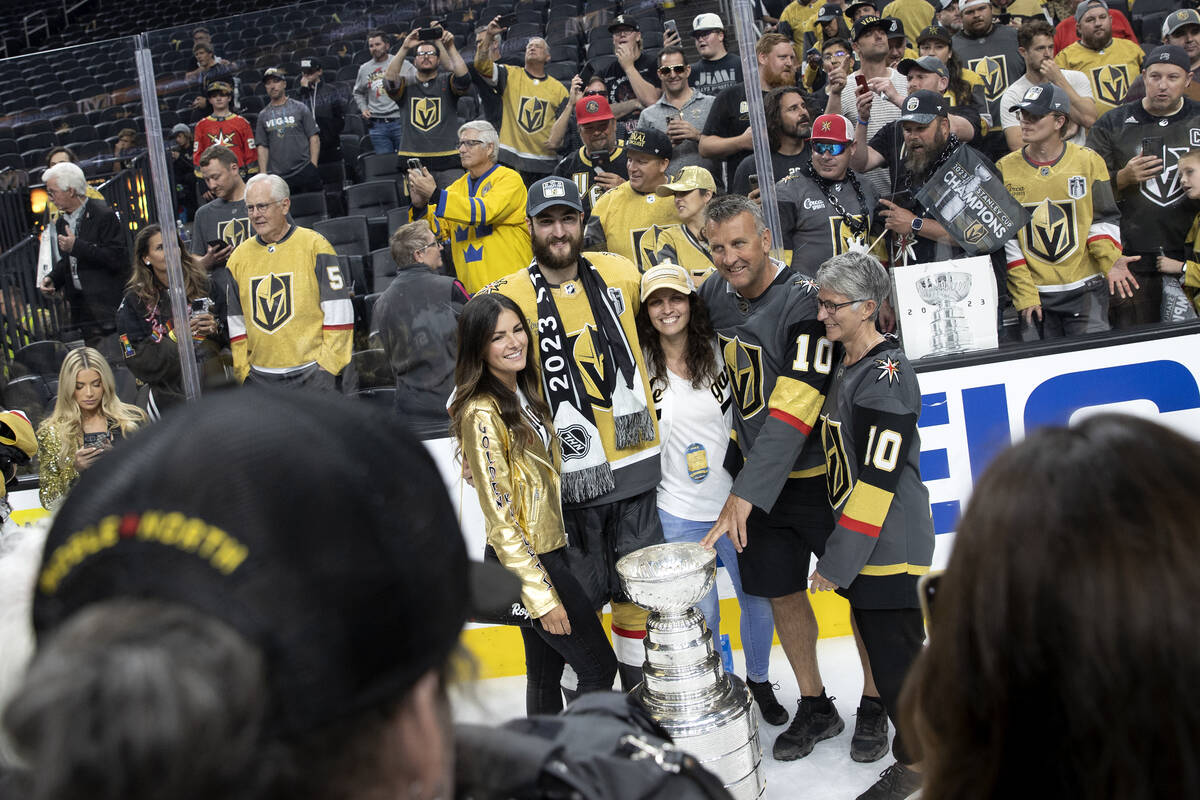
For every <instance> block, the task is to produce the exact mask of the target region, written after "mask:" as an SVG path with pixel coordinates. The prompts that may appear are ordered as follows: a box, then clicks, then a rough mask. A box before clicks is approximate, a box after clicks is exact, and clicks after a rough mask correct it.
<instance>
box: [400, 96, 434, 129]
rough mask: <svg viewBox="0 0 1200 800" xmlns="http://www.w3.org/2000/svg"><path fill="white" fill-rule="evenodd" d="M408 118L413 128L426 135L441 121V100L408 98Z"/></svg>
mask: <svg viewBox="0 0 1200 800" xmlns="http://www.w3.org/2000/svg"><path fill="white" fill-rule="evenodd" d="M408 118H409V121H410V122H411V123H412V125H413V127H414V128H416V129H417V130H421V131H425V132H426V133H428V132H429V131H431V130H433V129H434V128H436V127H437V126H438V123H439V122H441V121H442V98H440V97H412V98H409V101H408Z"/></svg>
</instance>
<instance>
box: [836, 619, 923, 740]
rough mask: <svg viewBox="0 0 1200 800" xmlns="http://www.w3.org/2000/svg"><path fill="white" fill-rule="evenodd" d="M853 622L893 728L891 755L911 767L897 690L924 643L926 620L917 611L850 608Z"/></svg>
mask: <svg viewBox="0 0 1200 800" xmlns="http://www.w3.org/2000/svg"><path fill="white" fill-rule="evenodd" d="M850 613H852V614H854V622H855V624H857V625H858V632H859V634H860V635H861V636H862V640H863V645H864V646H865V647H866V648H867V658H868V660H870V662H871V674H872V675H874V676H875V686H876V687H878V689H879V699H880V700H882V701H883V707H884V708H886V709H887V714H888V719H890V720H891V721H892V725H893V726H894V727H895V729H896V738H895V739H894V740H893V741H892V755H894V756H895V757H896V760H897V761H899V762H900V763H901V764H912V763H913V762H914V761H915V760H916V759H915V758H914V757H913V756H912V755H911V754H910V753H909V752H908V749H907V748H906V747H905V746H904V737H903V735H902V731H901V727H900V722H899V720H898V719H897V717H898V716H899V711H900V687H902V686H903V685H904V676H905V675H907V674H908V668H909V667H910V666H912V663H913V661H914V660H915V659H916V657H917V654H918V653H920V652H921V647H922V645H923V644H924V642H925V621H924V620H923V619H922V618H921V610H920V609H919V608H885V609H865V608H851V609H850Z"/></svg>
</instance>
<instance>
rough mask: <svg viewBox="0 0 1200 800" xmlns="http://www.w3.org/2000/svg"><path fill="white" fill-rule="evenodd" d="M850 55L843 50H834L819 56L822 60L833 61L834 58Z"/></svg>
mask: <svg viewBox="0 0 1200 800" xmlns="http://www.w3.org/2000/svg"><path fill="white" fill-rule="evenodd" d="M848 55H850V54H849V53H847V52H846V51H845V50H834V51H833V52H832V53H825V54H824V55H822V56H821V60H822V61H833V60H834V59H835V58H845V57H846V56H848Z"/></svg>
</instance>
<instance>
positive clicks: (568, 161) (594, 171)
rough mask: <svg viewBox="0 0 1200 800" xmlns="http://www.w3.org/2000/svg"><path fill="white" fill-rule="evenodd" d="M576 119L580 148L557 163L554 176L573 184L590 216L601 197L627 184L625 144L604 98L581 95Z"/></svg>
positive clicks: (627, 172)
mask: <svg viewBox="0 0 1200 800" xmlns="http://www.w3.org/2000/svg"><path fill="white" fill-rule="evenodd" d="M575 119H576V120H577V121H578V123H579V138H581V139H582V140H583V146H582V147H580V148H579V150H577V151H576V152H574V153H572V154H571V155H569V156H567V157H566V158H564V159H563V160H562V161H559V162H558V166H557V167H555V168H554V174H555V175H558V176H560V177H563V178H570V179H571V180H573V181H575V185H576V186H577V187H578V188H579V193H580V195H581V196H582V198H583V210H584V212H585V213H588V214H590V213H591V211H592V209H593V208H594V207H595V205H596V202H597V201H598V200H599V199H600V197H601V195H603V194H604V193H605V192H607V191H609V190H610V189H615V188H617V187H618V186H620V185H621V184H622V183H624V182H625V181H627V180H629V171H628V168H627V167H626V157H625V143H624V142H622V141H620V140H619V139H618V138H617V123H616V121H615V119H614V118H613V113H612V108H611V107H610V106H609V104H608V99H607V98H605V97H604V95H602V94H601V95H584V96H583V97H580V98H579V100H577V101H576V102H575Z"/></svg>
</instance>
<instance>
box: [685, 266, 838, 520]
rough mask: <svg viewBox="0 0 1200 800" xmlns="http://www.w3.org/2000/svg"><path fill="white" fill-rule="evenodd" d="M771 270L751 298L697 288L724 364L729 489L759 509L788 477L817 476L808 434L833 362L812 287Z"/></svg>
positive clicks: (711, 286) (819, 458)
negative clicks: (728, 396) (738, 462)
mask: <svg viewBox="0 0 1200 800" xmlns="http://www.w3.org/2000/svg"><path fill="white" fill-rule="evenodd" d="M772 266H773V267H774V268H775V269H776V270H777V272H776V275H775V279H774V280H773V281H772V282H771V285H770V286H769V287H768V288H767V290H766V291H765V292H763V293H762V295H760V296H759V297H756V298H755V299H753V300H747V299H745V298H744V297H742V296H741V295H739V294H737V293H736V292H734V291H733V289H732V287H730V285H729V284H728V283H727V282H726V281H725V279H724V278H722V277H721V276H720V275H713V276H711V277H709V278H708V280H706V281H704V283H703V284H701V285H700V289H699V294H700V297H701V298H702V299H703V300H704V303H705V305H706V306H707V307H708V313H709V316H710V318H711V319H712V324H713V327H714V328H715V329H716V331H717V341H718V344H719V345H720V347H721V355H722V356H723V357H724V359H725V371H726V373H727V374H728V376H729V380H730V391H731V392H732V394H733V408H734V415H733V428H734V435H735V437H736V439H737V445H738V450H739V451H740V452H741V455H742V458H743V459H744V462H745V463H744V464H743V466H742V468H741V470H740V471H738V474H737V476H736V477H735V478H734V482H733V491H734V493H735V494H736V495H737V496H738V497H741V498H744V499H745V500H748V501H749V502H751V503H752V504H754V505H755V506H757V507H758V508H761V509H762V510H763V511H767V512H769V511H770V510H771V508H772V507H773V506H774V505H775V501H776V500H777V499H778V497H779V493H780V491H781V490H782V489H783V487H784V484H785V483H786V482H787V480H788V478H790V477H795V478H802V477H814V476H817V475H820V474H821V473H822V472H824V469H825V468H824V462H825V457H824V455H823V454H822V453H821V447H820V442H819V441H818V439H819V436H818V435H817V434H815V433H813V429H814V428H815V427H816V426H817V418H818V416H819V414H820V412H821V406H822V405H823V404H824V402H825V392H826V390H827V388H828V385H829V379H830V372H831V370H832V366H833V364H834V363H835V362H836V353H835V347H834V345H833V343H832V342H830V341H829V340H828V339H826V338H825V325H824V324H823V323H821V322H818V321H817V286H816V284H814V283H813V281H812V279H811V278H809V277H808V276H807V275H802V274H801V273H799V272H796V271H795V270H793V269H792V268H791V267H787V266H784V265H783V264H782V263H780V262H772V264H771V265H769V266H768V268H772ZM727 461H728V458H727Z"/></svg>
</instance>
